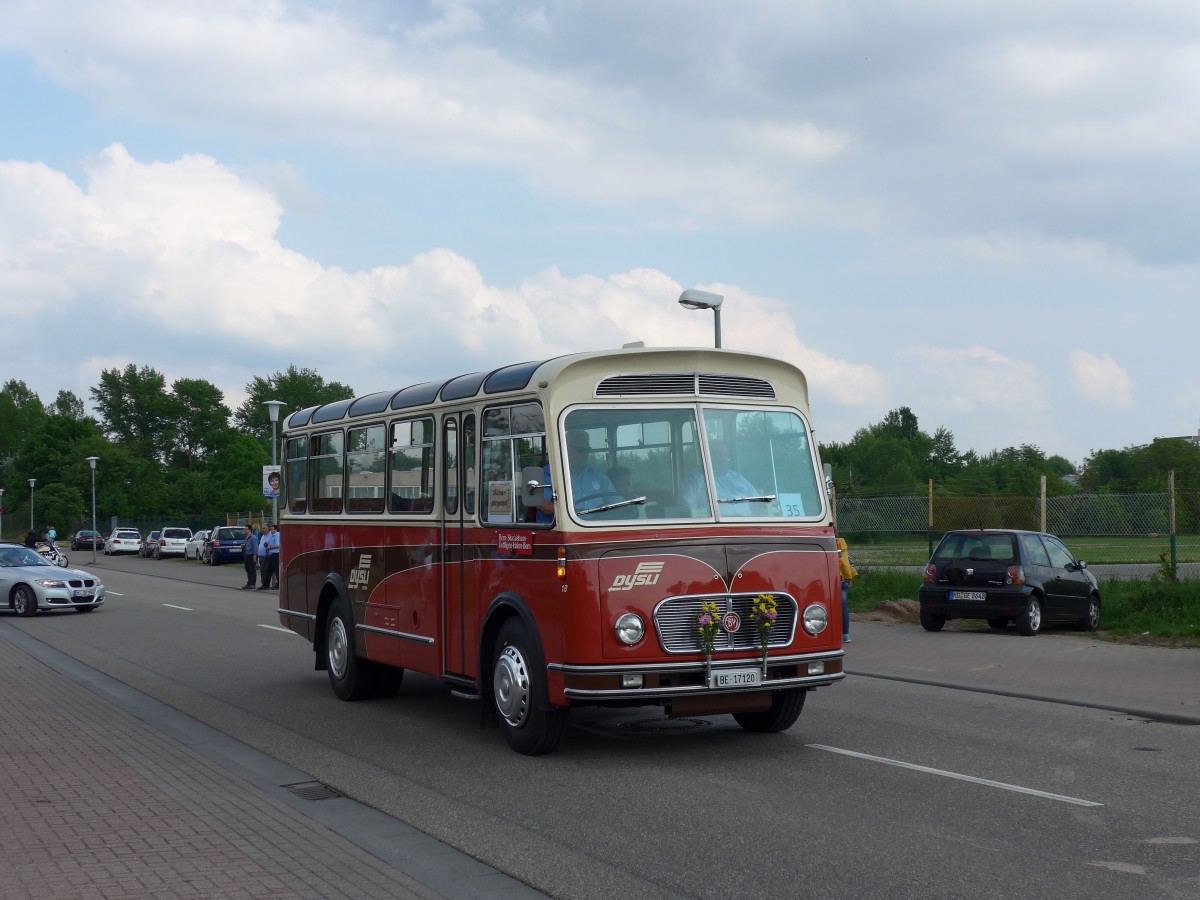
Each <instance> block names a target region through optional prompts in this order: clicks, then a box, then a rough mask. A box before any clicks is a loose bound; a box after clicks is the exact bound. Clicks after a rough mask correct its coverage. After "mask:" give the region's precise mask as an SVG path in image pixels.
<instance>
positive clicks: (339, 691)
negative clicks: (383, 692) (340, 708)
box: [325, 600, 374, 700]
mask: <svg viewBox="0 0 1200 900" xmlns="http://www.w3.org/2000/svg"><path fill="white" fill-rule="evenodd" d="M325 658H326V661H327V662H328V663H329V684H330V686H331V687H332V688H333V692H334V693H335V694H336V695H337V696H338V699H340V700H365V699H367V698H368V697H370V696H371V694H372V690H373V687H374V684H373V683H374V678H373V677H372V676H373V674H374V673H373V672H372V671H371V663H369V662H368V661H367V660H363V659H359V658H358V656H357V654H355V652H354V617H353V616H352V615H351V613H350V606H349V604H348V603H346V601H345V600H338V601H337V603H335V604H334V606H333V609H332V610H330V613H329V621H328V623H327V624H326V626H325Z"/></svg>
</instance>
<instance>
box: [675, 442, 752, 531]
mask: <svg viewBox="0 0 1200 900" xmlns="http://www.w3.org/2000/svg"><path fill="white" fill-rule="evenodd" d="M709 450H710V452H711V454H712V470H713V480H714V482H715V483H716V487H717V502H718V503H720V504H721V506H720V507H719V508H720V511H721V515H724V516H748V515H750V514H751V509H750V507H749V505H748V504H745V503H731V502H730V501H732V500H737V499H739V498H744V497H757V496H758V495H759V493H760V492H759V490H758V488H756V487H755V486H754V485H753V484H751V483H750V481H749V480H748V479H747V478H746V477H745V476H744V475H742V474H741V473H740V472H738V471H737V470H736V469H734V468H733V466H732V460H731V455H730V452H729V445H728V444H726V443H725V442H724V441H714V442H712V443H711V444H710V445H709ZM680 495H681V499H682V500H683V502H684V503H685V504H686V505H687V506H688V507H690V508H692V509H707V508H708V491H707V488H706V486H705V483H704V475H703V473H701V472H700V471H699V470H698V469H697V470H696V471H694V472H692V473H691V474H690V475H689V476H688V478H687V480H686V481H685V482H684V485H683V487H682V489H681V490H680Z"/></svg>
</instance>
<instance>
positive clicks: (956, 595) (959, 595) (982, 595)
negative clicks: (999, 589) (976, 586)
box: [950, 591, 987, 603]
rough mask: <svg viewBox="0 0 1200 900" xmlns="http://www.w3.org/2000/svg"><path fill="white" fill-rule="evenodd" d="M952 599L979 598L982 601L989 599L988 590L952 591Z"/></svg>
mask: <svg viewBox="0 0 1200 900" xmlns="http://www.w3.org/2000/svg"><path fill="white" fill-rule="evenodd" d="M950 599H951V600H977V601H979V602H980V603H982V602H983V601H984V600H986V599H987V591H951V592H950Z"/></svg>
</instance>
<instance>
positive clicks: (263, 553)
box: [258, 528, 271, 591]
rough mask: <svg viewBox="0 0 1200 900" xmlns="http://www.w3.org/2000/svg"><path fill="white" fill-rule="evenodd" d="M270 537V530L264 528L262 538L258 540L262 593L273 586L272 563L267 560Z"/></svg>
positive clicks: (259, 574) (259, 576)
mask: <svg viewBox="0 0 1200 900" xmlns="http://www.w3.org/2000/svg"><path fill="white" fill-rule="evenodd" d="M270 537H271V531H270V528H264V529H263V531H262V537H260V538H259V539H258V578H259V581H260V584H259V586H258V589H259V590H260V591H265V590H267V588H269V587H270V586H271V572H270V569H269V566H270V563H269V562H268V560H267V541H268V540H269V539H270Z"/></svg>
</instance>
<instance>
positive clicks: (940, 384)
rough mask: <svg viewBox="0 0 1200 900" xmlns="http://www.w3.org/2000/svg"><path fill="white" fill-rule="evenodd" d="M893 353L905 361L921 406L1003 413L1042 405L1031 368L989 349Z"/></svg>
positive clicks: (1044, 404) (1042, 395)
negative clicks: (917, 391)
mask: <svg viewBox="0 0 1200 900" xmlns="http://www.w3.org/2000/svg"><path fill="white" fill-rule="evenodd" d="M897 356H898V358H899V360H900V361H901V362H902V363H907V364H908V367H909V368H908V378H907V381H908V384H909V387H910V388H913V389H918V390H919V391H920V399H919V401H918V402H919V403H921V404H922V405H923V406H927V407H931V408H934V409H938V410H943V411H946V412H972V413H973V412H980V411H989V412H993V413H995V414H997V415H1004V416H1009V417H1013V416H1015V415H1016V414H1017V413H1018V412H1020V413H1021V414H1022V415H1026V414H1028V413H1029V412H1030V411H1034V412H1042V411H1044V410H1045V409H1047V407H1048V403H1049V401H1048V398H1047V397H1046V395H1045V392H1044V390H1043V388H1042V386H1041V383H1040V379H1039V377H1038V372H1037V368H1036V367H1035V366H1034V365H1033V364H1032V363H1029V362H1026V361H1024V360H1019V359H1012V358H1011V357H1008V356H1005V355H1004V354H1002V353H998V352H996V351H995V350H990V349H988V348H986V347H981V346H974V347H968V348H964V349H955V348H946V347H908V348H905V349H903V350H901V351H900V352H899V353H898V354H897ZM914 376H915V377H914ZM918 386H920V387H918ZM1014 424H1015V423H1014Z"/></svg>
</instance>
